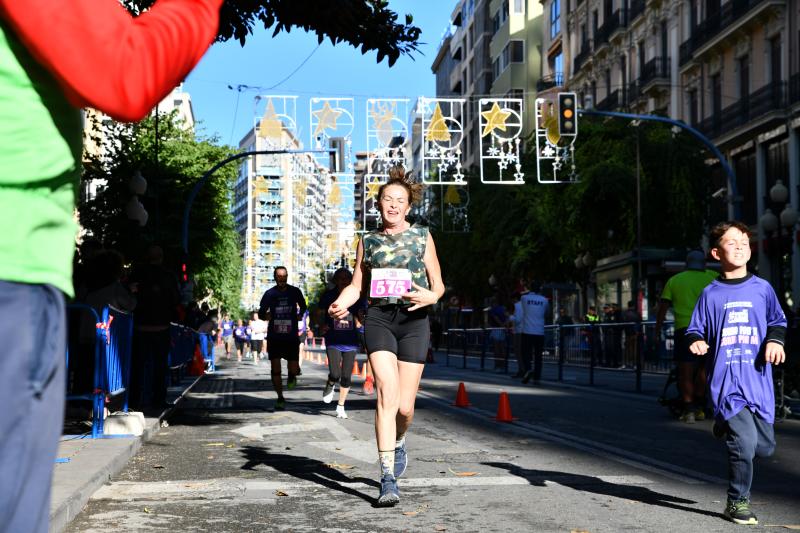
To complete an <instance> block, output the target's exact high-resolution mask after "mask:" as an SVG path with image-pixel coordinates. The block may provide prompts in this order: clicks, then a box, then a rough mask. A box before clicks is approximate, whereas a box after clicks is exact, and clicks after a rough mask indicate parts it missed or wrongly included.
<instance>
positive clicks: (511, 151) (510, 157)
mask: <svg viewBox="0 0 800 533" xmlns="http://www.w3.org/2000/svg"><path fill="white" fill-rule="evenodd" d="M478 113H479V126H480V132H481V133H480V145H479V146H480V160H481V182H482V183H491V184H497V185H524V184H525V174H524V173H523V172H522V162H521V160H520V154H521V149H520V148H521V146H520V144H521V142H522V139H520V136H521V135H522V100H521V99H519V98H481V99H480V100H479V102H478ZM493 166H496V168H497V178H490V177H489V176H487V175H486V174H487V172H486V171H487V170H488V169H489V168H490V167H493Z"/></svg>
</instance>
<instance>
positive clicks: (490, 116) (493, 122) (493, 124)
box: [481, 102, 511, 137]
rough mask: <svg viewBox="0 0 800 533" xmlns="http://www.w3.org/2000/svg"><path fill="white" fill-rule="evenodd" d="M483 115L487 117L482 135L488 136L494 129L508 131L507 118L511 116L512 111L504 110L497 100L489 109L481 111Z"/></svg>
mask: <svg viewBox="0 0 800 533" xmlns="http://www.w3.org/2000/svg"><path fill="white" fill-rule="evenodd" d="M481 115H482V116H483V118H485V119H486V125H485V126H484V127H483V133H481V137H486V136H487V135H489V134H490V133H491V132H493V131H494V130H500V131H506V120H508V117H510V116H511V111H503V110H502V109H500V106H499V105H497V102H495V103H493V104H492V108H491V109H490V110H489V111H481Z"/></svg>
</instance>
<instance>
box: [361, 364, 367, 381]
mask: <svg viewBox="0 0 800 533" xmlns="http://www.w3.org/2000/svg"><path fill="white" fill-rule="evenodd" d="M361 379H367V362H366V361H364V364H363V365H361Z"/></svg>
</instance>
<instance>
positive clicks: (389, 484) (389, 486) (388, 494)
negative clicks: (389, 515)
mask: <svg viewBox="0 0 800 533" xmlns="http://www.w3.org/2000/svg"><path fill="white" fill-rule="evenodd" d="M399 502H400V491H399V490H397V479H395V478H394V476H391V475H389V474H386V475H384V476H383V477H382V478H381V492H380V495H379V496H378V501H377V505H378V507H393V506H395V505H397V504H398V503H399Z"/></svg>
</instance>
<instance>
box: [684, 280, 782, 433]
mask: <svg viewBox="0 0 800 533" xmlns="http://www.w3.org/2000/svg"><path fill="white" fill-rule="evenodd" d="M774 327H780V328H786V316H785V315H784V314H783V310H782V309H781V306H780V303H778V298H777V296H776V295H775V291H774V290H772V287H771V286H770V285H769V283H767V282H766V281H764V280H763V279H761V278H759V277H756V276H748V277H747V278H745V279H744V280H743V281H739V280H735V281H733V282H731V281H727V282H726V281H723V280H715V281H712V282H711V284H710V285H708V286H707V287H706V288H705V289H704V290H703V293H702V294H701V295H700V298H699V299H698V300H697V305H696V306H695V308H694V313H692V319H691V321H690V322H689V328H688V329H687V330H686V334H687V336H688V337H689V338H690V340H691V338H692V337H693V336H695V337H696V336H700V337H702V338H703V339H705V341H706V342H707V343H708V345H709V351H708V355H707V356H706V366H707V370H708V383H709V389H710V393H711V403H712V404H713V406H714V416H715V417H716V418H717V419H718V420H728V419H730V418H731V417H732V416H734V415H736V414H737V413H738V412H739V411H741V410H742V409H744V408H745V407H747V408H749V409H750V410H751V411H752V412H753V413H754V414H756V415H758V416H759V418H761V419H763V420H765V421H767V422H769V423H770V424H772V423H774V421H775V396H774V393H773V385H772V365H771V364H769V363H767V362H765V361H764V355H763V349H764V344H765V343H764V340H765V339H766V337H767V330H768V328H774Z"/></svg>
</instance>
